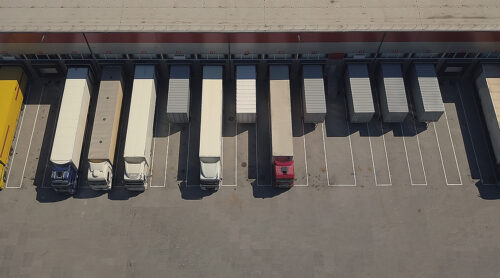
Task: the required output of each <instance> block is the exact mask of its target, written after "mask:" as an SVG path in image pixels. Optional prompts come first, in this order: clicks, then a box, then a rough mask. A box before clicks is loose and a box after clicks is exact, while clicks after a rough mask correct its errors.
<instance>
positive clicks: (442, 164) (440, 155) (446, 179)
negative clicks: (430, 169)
mask: <svg viewBox="0 0 500 278" xmlns="http://www.w3.org/2000/svg"><path fill="white" fill-rule="evenodd" d="M432 125H433V127H434V134H436V142H437V145H438V150H439V157H440V158H441V166H442V167H443V173H444V180H445V181H446V184H447V185H448V177H447V176H446V169H445V168H444V162H443V154H442V153H441V145H440V144H439V137H438V134H437V130H436V123H434V122H433V123H432Z"/></svg>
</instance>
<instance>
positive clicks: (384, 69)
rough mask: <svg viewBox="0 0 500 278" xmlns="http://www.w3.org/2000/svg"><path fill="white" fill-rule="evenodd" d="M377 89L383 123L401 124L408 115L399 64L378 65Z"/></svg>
mask: <svg viewBox="0 0 500 278" xmlns="http://www.w3.org/2000/svg"><path fill="white" fill-rule="evenodd" d="M378 88H379V94H380V107H381V109H382V119H383V121H384V122H402V121H403V120H404V118H405V117H406V116H407V115H408V101H407V99H406V90H405V84H404V80H403V73H402V72H401V65H400V64H381V65H380V70H379V72H378Z"/></svg>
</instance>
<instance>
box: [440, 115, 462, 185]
mask: <svg viewBox="0 0 500 278" xmlns="http://www.w3.org/2000/svg"><path fill="white" fill-rule="evenodd" d="M444 118H445V119H446V126H447V127H448V135H449V136H450V141H451V148H452V150H453V157H454V158H455V166H457V172H458V178H459V179H460V184H448V185H463V182H462V174H460V167H459V166H458V159H457V153H456V151H455V143H453V138H452V137H451V130H450V124H449V122H448V115H447V114H446V110H445V111H444Z"/></svg>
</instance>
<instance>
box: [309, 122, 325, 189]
mask: <svg viewBox="0 0 500 278" xmlns="http://www.w3.org/2000/svg"><path fill="white" fill-rule="evenodd" d="M304 130H305V131H304V133H305V134H304V140H305V145H306V159H307V164H308V165H311V167H308V168H307V177H308V179H307V181H308V184H309V186H324V185H327V184H328V168H327V165H326V159H325V145H324V141H323V140H324V137H323V132H324V123H320V124H317V125H315V124H304Z"/></svg>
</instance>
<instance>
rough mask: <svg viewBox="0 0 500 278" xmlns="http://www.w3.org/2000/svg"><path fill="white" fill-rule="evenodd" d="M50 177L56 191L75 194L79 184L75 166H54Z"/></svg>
mask: <svg viewBox="0 0 500 278" xmlns="http://www.w3.org/2000/svg"><path fill="white" fill-rule="evenodd" d="M50 177H51V184H52V188H53V189H54V191H56V192H64V193H70V194H75V192H76V189H77V184H78V183H77V181H78V171H77V170H76V167H75V166H73V165H71V164H62V165H58V164H53V165H52V174H51V175H50Z"/></svg>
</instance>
